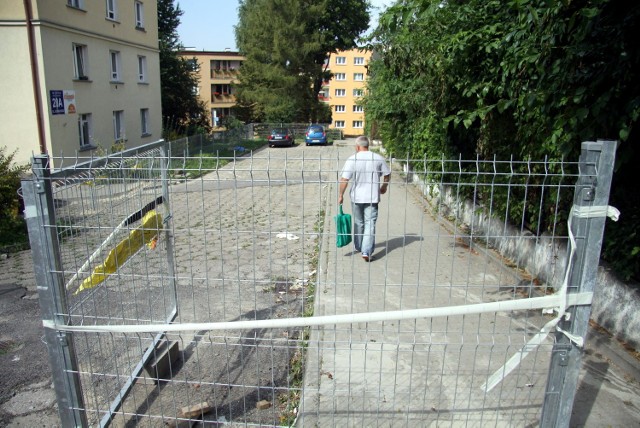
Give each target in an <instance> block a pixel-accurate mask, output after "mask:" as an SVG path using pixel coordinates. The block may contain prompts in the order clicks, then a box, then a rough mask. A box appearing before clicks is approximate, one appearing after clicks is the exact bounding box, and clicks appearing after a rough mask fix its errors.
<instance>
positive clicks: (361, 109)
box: [353, 105, 364, 113]
mask: <svg viewBox="0 0 640 428" xmlns="http://www.w3.org/2000/svg"><path fill="white" fill-rule="evenodd" d="M353 112H354V113H362V112H364V108H363V107H362V106H355V105H354V106H353Z"/></svg>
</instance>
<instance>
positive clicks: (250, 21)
mask: <svg viewBox="0 0 640 428" xmlns="http://www.w3.org/2000/svg"><path fill="white" fill-rule="evenodd" d="M336 17H339V19H336ZM368 22H369V13H368V6H367V3H366V1H365V0H347V1H345V0H244V1H241V2H240V8H239V23H238V25H237V26H236V40H237V43H238V47H239V49H240V51H241V52H242V53H243V54H244V55H245V57H246V61H245V62H244V63H243V65H242V68H241V70H240V74H239V82H238V84H237V85H236V90H237V92H236V102H237V108H236V113H237V114H238V117H242V118H243V119H244V120H246V121H252V122H308V121H311V122H318V121H326V119H327V116H328V115H330V112H329V111H327V109H326V106H324V105H323V103H321V102H319V101H318V97H317V96H318V92H319V91H320V89H321V83H322V80H323V79H326V78H327V77H328V76H327V71H326V69H325V67H324V61H325V59H326V57H327V54H330V53H332V52H336V51H337V50H338V49H351V48H353V47H355V46H356V39H357V37H358V35H359V34H361V33H362V32H363V31H365V30H366V29H367V27H368Z"/></svg>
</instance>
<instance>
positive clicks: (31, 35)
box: [0, 0, 162, 163]
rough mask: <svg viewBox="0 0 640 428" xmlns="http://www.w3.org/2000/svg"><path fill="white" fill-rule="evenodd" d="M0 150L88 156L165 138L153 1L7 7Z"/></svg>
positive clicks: (0, 52) (1, 13)
mask: <svg viewBox="0 0 640 428" xmlns="http://www.w3.org/2000/svg"><path fill="white" fill-rule="evenodd" d="M0 40H2V44H0V57H1V58H3V61H2V62H1V63H0V75H2V79H0V90H1V92H2V95H3V96H2V98H1V99H0V116H1V117H2V126H0V146H7V147H8V150H9V152H13V151H14V150H17V154H16V158H15V159H16V161H18V162H20V163H25V162H28V161H29V159H30V157H31V155H32V153H44V152H46V153H50V154H52V155H55V156H59V155H60V154H64V156H75V155H76V154H78V155H79V156H89V155H90V154H91V152H92V151H94V150H96V149H98V148H102V149H104V150H109V149H110V148H111V147H112V146H113V144H114V143H121V144H122V143H124V145H125V147H127V148H130V147H135V146H139V145H142V144H146V143H150V142H153V141H156V140H159V139H160V138H162V110H161V95H160V91H161V89H160V65H159V62H160V59H159V51H158V18H157V2H156V1H155V0H101V1H98V0H1V1H0Z"/></svg>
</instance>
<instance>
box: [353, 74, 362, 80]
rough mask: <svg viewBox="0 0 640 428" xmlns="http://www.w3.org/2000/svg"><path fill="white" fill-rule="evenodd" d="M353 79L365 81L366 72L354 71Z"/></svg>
mask: <svg viewBox="0 0 640 428" xmlns="http://www.w3.org/2000/svg"><path fill="white" fill-rule="evenodd" d="M353 80H354V81H356V82H363V81H364V73H353Z"/></svg>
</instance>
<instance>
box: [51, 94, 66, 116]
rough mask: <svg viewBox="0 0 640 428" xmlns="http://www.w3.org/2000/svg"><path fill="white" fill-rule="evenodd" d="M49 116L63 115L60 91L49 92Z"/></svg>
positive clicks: (62, 98)
mask: <svg viewBox="0 0 640 428" xmlns="http://www.w3.org/2000/svg"><path fill="white" fill-rule="evenodd" d="M49 102H50V103H51V114H64V97H63V94H62V91H57V90H54V91H49Z"/></svg>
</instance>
